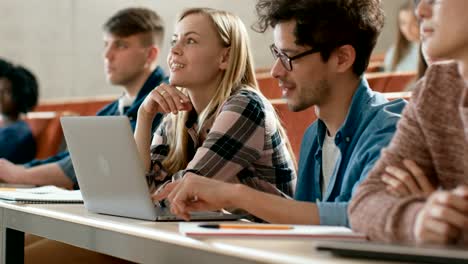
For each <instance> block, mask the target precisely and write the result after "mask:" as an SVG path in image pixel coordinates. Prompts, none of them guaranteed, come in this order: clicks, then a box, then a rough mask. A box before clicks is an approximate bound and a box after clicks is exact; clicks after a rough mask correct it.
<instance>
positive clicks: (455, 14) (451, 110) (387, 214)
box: [349, 0, 468, 247]
mask: <svg viewBox="0 0 468 264" xmlns="http://www.w3.org/2000/svg"><path fill="white" fill-rule="evenodd" d="M416 2H418V5H417V9H416V13H417V15H418V17H419V19H420V21H421V28H422V30H421V32H422V41H423V44H424V46H425V47H426V48H427V54H428V55H429V56H430V57H433V58H444V59H448V60H455V62H446V63H435V64H433V65H431V66H430V67H429V68H428V70H427V72H426V75H425V76H424V78H423V79H422V80H420V81H419V82H418V85H417V87H416V89H415V90H414V92H413V96H412V98H411V101H410V103H409V105H408V107H406V108H405V111H404V113H403V117H402V119H401V121H400V123H399V124H398V130H397V132H396V134H395V137H394V138H393V140H392V142H391V143H390V145H389V146H388V148H386V149H385V150H384V151H382V158H381V159H380V160H379V161H378V162H377V164H376V166H375V168H374V169H373V170H372V171H371V172H370V174H369V177H368V179H367V180H365V181H364V182H363V183H362V184H361V186H360V187H359V189H358V191H357V193H356V196H355V197H354V198H353V200H352V202H351V205H350V208H349V214H350V220H351V226H352V228H353V229H354V230H355V231H358V232H362V233H365V234H367V235H368V236H369V237H370V238H371V239H373V240H382V241H398V242H409V243H431V244H461V245H463V246H465V247H466V246H468V174H467V171H468V160H467V156H468V141H467V139H468V92H467V91H468V86H467V82H468V70H467V69H468V59H467V58H468V56H467V54H468V28H467V27H466V25H467V23H468V16H466V11H467V8H466V1H465V0H439V1H427V0H422V1H416ZM384 177H386V178H388V179H392V178H393V177H394V178H395V179H397V181H399V182H400V183H399V184H397V186H396V187H397V188H398V190H396V192H395V191H392V189H394V188H392V187H391V186H390V185H387V184H386V181H384V180H383V179H384ZM398 179H399V180H398ZM389 187H390V188H389ZM399 187H401V188H399Z"/></svg>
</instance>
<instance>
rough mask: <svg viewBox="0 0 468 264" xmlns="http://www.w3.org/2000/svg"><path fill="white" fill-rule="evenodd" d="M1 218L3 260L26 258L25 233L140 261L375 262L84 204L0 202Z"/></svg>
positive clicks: (305, 244)
mask: <svg viewBox="0 0 468 264" xmlns="http://www.w3.org/2000/svg"><path fill="white" fill-rule="evenodd" d="M0 217H1V218H0V219H1V221H0V222H1V224H0V226H1V228H0V236H1V237H2V239H1V240H0V241H1V242H0V243H2V244H0V250H1V251H0V253H1V256H2V258H1V261H0V262H1V263H18V262H19V261H21V260H22V258H23V255H22V254H23V253H24V252H23V245H24V233H23V232H25V233H31V234H35V235H38V236H41V237H46V238H49V239H53V240H57V241H61V242H64V243H67V244H70V245H74V246H78V247H81V248H85V249H89V250H93V251H96V252H100V253H104V254H108V255H112V256H115V257H119V258H123V259H126V260H131V261H135V262H139V263H186V262H190V263H223V264H224V263H324V264H325V263H326V264H328V263H329V264H331V263H334V264H341V263H343V264H345V263H376V261H371V262H365V261H364V260H352V259H342V258H336V257H333V256H331V255H328V254H324V253H318V252H316V251H315V250H314V244H315V242H314V241H313V240H310V239H262V238H209V239H194V238H190V237H185V236H183V235H181V234H179V233H178V230H177V229H178V225H177V223H158V222H149V221H141V220H136V219H128V218H122V217H113V216H106V215H99V214H94V213H89V212H88V211H87V210H86V209H85V208H84V206H83V205H70V204H69V205H66V204H37V205H15V204H7V203H3V202H0ZM379 263H383V262H379ZM387 263H388V262H387Z"/></svg>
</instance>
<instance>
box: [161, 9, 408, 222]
mask: <svg viewBox="0 0 468 264" xmlns="http://www.w3.org/2000/svg"><path fill="white" fill-rule="evenodd" d="M257 13H258V14H259V16H260V19H259V26H260V30H261V31H265V30H267V28H268V27H270V26H271V27H273V28H274V44H273V45H271V50H272V52H273V56H274V58H275V59H276V61H275V63H274V65H273V68H272V70H271V73H272V75H273V76H274V77H275V78H276V79H278V80H279V83H280V87H281V89H282V91H283V94H284V96H285V97H286V99H287V102H288V106H289V109H291V110H292V111H301V110H304V109H306V108H308V107H315V111H316V114H317V116H318V118H319V119H318V121H316V122H314V123H313V124H312V125H311V126H310V127H309V128H308V129H307V131H306V132H305V135H304V137H303V140H302V146H301V152H300V153H301V155H300V160H299V174H298V182H297V187H296V194H295V199H296V200H290V199H283V198H282V197H277V196H273V195H269V194H266V193H263V192H259V191H257V190H254V189H253V188H248V187H246V186H245V185H240V184H229V183H223V182H220V181H215V180H210V179H207V178H204V177H199V176H197V175H196V174H195V173H193V172H190V173H188V174H187V175H186V177H185V178H184V179H182V180H181V181H176V182H173V183H171V184H168V185H167V186H166V187H165V188H164V189H163V190H162V191H161V192H159V193H157V194H156V195H155V196H154V199H157V200H160V199H163V198H166V197H167V198H168V199H169V201H170V202H171V210H172V212H174V213H175V214H178V215H180V216H181V217H185V218H188V217H189V216H188V212H190V211H193V210H206V209H219V208H226V207H237V208H242V209H244V210H246V211H248V212H250V213H251V214H253V215H255V216H257V217H259V218H261V219H263V220H265V221H268V222H275V223H297V224H322V225H343V226H346V225H348V217H347V213H346V210H347V207H348V201H349V200H350V199H351V196H352V194H353V190H354V189H355V187H356V186H357V185H358V184H359V182H360V181H361V180H363V179H364V178H365V177H366V176H367V173H368V171H369V170H370V168H372V167H373V165H374V162H375V161H376V160H377V159H378V157H379V154H380V149H381V148H382V147H384V146H386V145H387V144H388V142H390V139H391V138H392V136H393V133H394V131H395V130H396V123H397V121H398V119H399V117H400V115H399V113H400V112H401V111H402V109H403V107H404V105H405V102H404V101H403V100H396V101H393V102H388V101H387V100H386V99H385V98H384V96H383V95H382V94H379V93H376V92H373V91H372V90H371V89H370V87H369V86H368V84H367V81H366V80H365V78H364V77H363V73H364V70H365V69H366V67H367V64H368V62H369V57H370V54H371V52H372V49H373V48H374V46H375V43H376V40H377V37H378V35H379V32H380V30H381V28H382V25H383V19H384V18H383V11H382V9H381V8H380V1H378V0H352V1H310V0H300V1H289V0H260V1H259V2H258V3H257ZM330 14H334V15H333V16H330Z"/></svg>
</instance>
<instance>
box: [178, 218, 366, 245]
mask: <svg viewBox="0 0 468 264" xmlns="http://www.w3.org/2000/svg"><path fill="white" fill-rule="evenodd" d="M220 225H221V226H227V227H226V228H206V227H203V226H213V224H212V223H209V224H208V223H184V222H181V223H179V232H180V233H182V234H184V235H186V236H194V237H212V236H235V237H236V236H241V237H249V236H250V237H288V238H293V237H297V238H316V239H330V240H340V241H341V240H346V241H365V240H366V236H365V235H363V234H358V233H354V232H353V231H351V229H349V228H346V227H340V226H311V225H269V224H254V223H244V224H243V223H235V224H227V225H225V224H220ZM256 226H258V229H257V228H255V227H256ZM269 226H272V227H273V228H271V229H269V228H268V227H269ZM243 227H247V228H243ZM275 227H279V228H275ZM281 227H288V229H281Z"/></svg>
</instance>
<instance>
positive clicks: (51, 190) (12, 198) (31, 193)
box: [0, 186, 83, 203]
mask: <svg viewBox="0 0 468 264" xmlns="http://www.w3.org/2000/svg"><path fill="white" fill-rule="evenodd" d="M0 200H4V201H9V202H19V203H83V198H82V197H81V192H80V191H79V190H76V191H69V190H65V189H61V188H58V187H55V186H42V187H37V188H8V187H2V188H0Z"/></svg>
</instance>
